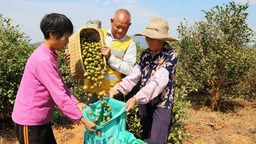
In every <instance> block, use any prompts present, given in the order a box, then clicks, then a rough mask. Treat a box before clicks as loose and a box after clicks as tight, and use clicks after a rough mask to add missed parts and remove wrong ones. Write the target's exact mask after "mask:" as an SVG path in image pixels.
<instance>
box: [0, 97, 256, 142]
mask: <svg viewBox="0 0 256 144" xmlns="http://www.w3.org/2000/svg"><path fill="white" fill-rule="evenodd" d="M229 106H232V109H230V108H229V111H225V112H212V111H211V110H210V109H209V108H208V107H200V108H198V107H197V108H190V110H189V112H188V113H187V117H188V119H186V120H184V121H183V124H184V126H185V129H186V131H187V132H188V133H189V137H188V138H187V140H186V142H185V143H186V144H255V143H256V101H255V100H254V101H245V100H241V99H240V100H239V101H233V102H232V104H229ZM7 130H8V129H7ZM0 132H1V133H0V144H17V142H16V141H15V140H13V139H10V137H8V136H7V137H6V134H4V133H3V130H1V131H0ZM83 134H84V127H83V125H81V124H73V125H70V126H69V127H66V128H63V127H62V128H60V127H58V128H54V135H55V138H56V140H57V142H58V144H82V143H83V136H84V135H83ZM10 135H13V133H12V134H10Z"/></svg>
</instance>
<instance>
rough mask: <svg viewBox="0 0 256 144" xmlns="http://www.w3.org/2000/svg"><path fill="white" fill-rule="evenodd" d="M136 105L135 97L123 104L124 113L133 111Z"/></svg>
mask: <svg viewBox="0 0 256 144" xmlns="http://www.w3.org/2000/svg"><path fill="white" fill-rule="evenodd" d="M136 103H137V100H136V98H135V97H132V98H130V99H129V100H128V101H127V102H126V104H125V107H126V111H127V112H129V111H130V110H133V109H134V107H135V105H136Z"/></svg>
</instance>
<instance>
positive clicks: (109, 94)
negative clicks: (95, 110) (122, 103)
mask: <svg viewBox="0 0 256 144" xmlns="http://www.w3.org/2000/svg"><path fill="white" fill-rule="evenodd" d="M114 95H115V94H114V93H113V92H112V91H108V92H105V93H104V95H103V97H109V98H113V97H114Z"/></svg>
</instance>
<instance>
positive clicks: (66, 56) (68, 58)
mask: <svg viewBox="0 0 256 144" xmlns="http://www.w3.org/2000/svg"><path fill="white" fill-rule="evenodd" d="M64 58H65V60H66V61H67V62H70V53H69V51H68V49H65V52H64Z"/></svg>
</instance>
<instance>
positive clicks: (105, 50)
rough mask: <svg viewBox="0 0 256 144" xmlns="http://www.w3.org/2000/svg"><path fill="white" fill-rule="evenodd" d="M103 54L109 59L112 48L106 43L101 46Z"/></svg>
mask: <svg viewBox="0 0 256 144" xmlns="http://www.w3.org/2000/svg"><path fill="white" fill-rule="evenodd" d="M101 54H102V55H103V56H104V57H105V58H106V59H107V60H108V59H109V58H110V56H111V51H110V48H109V47H108V46H106V45H103V46H102V47H101Z"/></svg>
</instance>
